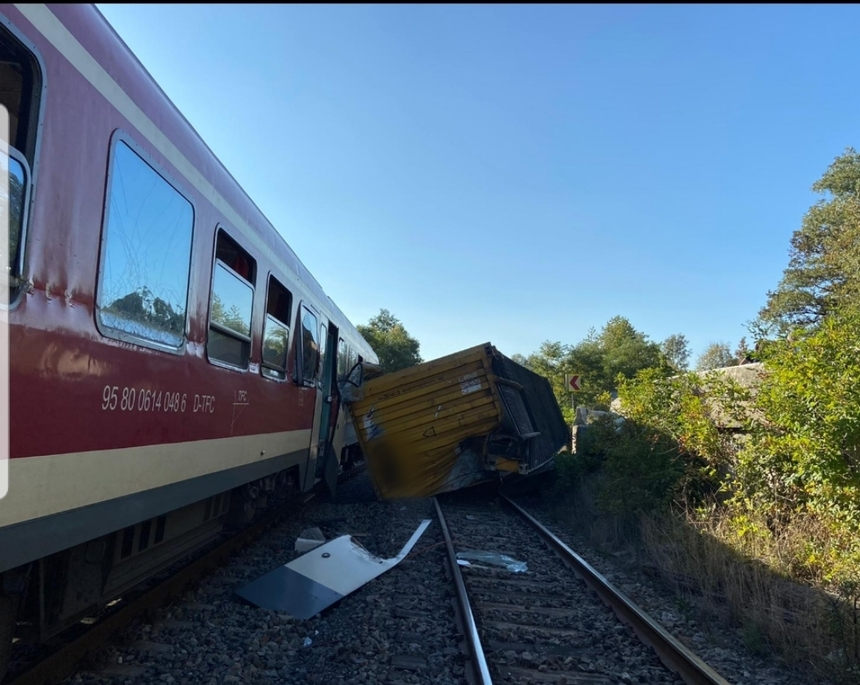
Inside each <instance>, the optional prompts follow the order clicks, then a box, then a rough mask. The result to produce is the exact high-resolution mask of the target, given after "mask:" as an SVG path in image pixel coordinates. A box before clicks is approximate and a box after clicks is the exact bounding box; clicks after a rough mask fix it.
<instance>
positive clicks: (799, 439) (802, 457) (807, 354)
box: [733, 312, 860, 581]
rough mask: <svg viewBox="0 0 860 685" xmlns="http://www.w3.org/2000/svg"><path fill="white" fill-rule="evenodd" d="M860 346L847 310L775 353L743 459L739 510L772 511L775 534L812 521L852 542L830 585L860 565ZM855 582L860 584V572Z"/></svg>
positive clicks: (828, 575)
mask: <svg viewBox="0 0 860 685" xmlns="http://www.w3.org/2000/svg"><path fill="white" fill-rule="evenodd" d="M858 340H860V315H858V314H856V313H854V312H845V313H842V314H838V315H832V316H829V317H827V318H825V319H824V320H822V321H821V323H820V325H819V327H818V329H816V330H811V331H806V332H803V333H800V332H798V333H796V334H795V335H794V336H792V338H790V339H787V340H785V341H783V342H781V343H779V344H778V345H773V346H772V347H771V348H770V350H769V352H768V356H767V358H766V360H765V361H766V364H767V368H768V374H767V376H766V378H765V380H764V381H763V383H762V386H761V389H760V391H759V394H758V399H757V407H758V409H759V411H760V412H761V414H762V417H763V420H762V421H761V422H760V423H758V424H757V425H755V426H754V427H753V432H752V434H751V437H750V441H749V443H748V445H747V446H746V447H745V449H743V450H742V451H741V452H740V454H739V457H738V467H737V474H736V480H735V490H736V493H737V494H736V497H735V499H734V502H733V504H734V506H735V507H736V508H737V509H738V511H739V512H742V513H743V512H747V511H756V512H759V513H762V512H763V513H765V514H766V515H767V517H768V520H769V521H770V527H771V533H772V532H774V531H776V530H778V529H779V528H781V527H784V526H785V525H787V524H788V523H789V522H790V521H791V520H793V519H795V518H797V517H799V516H809V515H812V516H814V517H815V518H816V519H817V520H819V521H822V522H825V523H826V525H827V527H828V528H829V530H830V532H831V533H832V534H833V535H837V536H839V537H840V538H841V537H844V539H845V542H843V543H840V545H841V548H842V549H841V552H840V554H838V555H837V556H838V557H839V558H840V559H841V561H839V562H838V563H837V559H836V558H835V557H834V556H833V554H832V553H831V554H829V555H828V556H829V557H830V558H829V560H827V562H826V563H827V566H828V569H827V571H826V572H825V574H824V576H825V579H827V580H836V579H838V578H843V576H844V575H845V574H846V573H848V572H849V570H850V569H849V568H848V566H851V565H854V564H857V563H860V357H858V354H857V353H858V342H857V341H858ZM849 541H850V542H849ZM810 554H811V556H809V557H808V558H807V560H806V562H807V565H809V564H811V565H813V566H814V565H816V564H820V563H825V557H822V550H818V551H817V552H810ZM847 559H850V560H851V562H850V564H848V562H847V561H846V560H847ZM806 572H809V573H811V572H812V570H811V569H807V571H806ZM849 575H850V574H849ZM855 576H856V577H855ZM851 579H852V580H855V581H860V572H858V571H857V569H856V568H855V570H854V575H853V576H852V577H851ZM843 580H844V578H843Z"/></svg>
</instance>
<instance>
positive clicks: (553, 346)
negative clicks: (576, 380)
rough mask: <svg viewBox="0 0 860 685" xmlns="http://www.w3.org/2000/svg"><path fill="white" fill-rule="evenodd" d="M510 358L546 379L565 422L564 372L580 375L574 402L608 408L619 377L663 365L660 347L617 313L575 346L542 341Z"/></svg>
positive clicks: (569, 415) (566, 394)
mask: <svg viewBox="0 0 860 685" xmlns="http://www.w3.org/2000/svg"><path fill="white" fill-rule="evenodd" d="M513 359H514V361H518V363H521V364H523V366H526V367H528V368H529V369H531V370H532V371H534V372H535V373H538V374H540V375H542V376H544V377H545V378H547V379H548V380H549V382H550V384H551V385H552V388H553V391H554V392H555V396H556V399H557V400H558V403H559V406H560V407H561V408H562V413H563V414H564V415H565V419H566V420H568V421H571V420H572V419H573V409H572V408H571V401H570V393H569V392H568V390H567V388H566V387H565V386H564V375H565V374H575V375H579V376H581V377H582V381H581V383H582V390H581V391H579V392H577V393H576V395H575V398H574V399H575V400H576V402H577V404H578V405H581V406H590V407H592V408H597V409H608V408H609V401H610V400H611V393H612V392H613V391H615V389H616V385H617V379H618V377H619V376H621V377H623V378H632V377H633V376H634V375H635V374H636V372H637V371H639V370H640V369H644V368H650V367H662V368H665V367H666V365H665V363H664V360H663V356H662V355H661V353H660V346H659V345H658V344H657V343H654V342H652V341H650V340H649V339H648V336H646V335H645V334H644V333H642V332H640V331H637V330H636V329H635V328H634V327H633V326H632V324H631V323H630V322H629V321H628V320H627V319H625V318H624V317H621V316H616V317H614V318H612V319H610V320H609V321H608V322H607V323H606V325H605V326H604V327H603V328H602V329H601V331H600V332H599V333H598V332H596V331H595V330H594V329H591V330H590V331H589V332H588V335H587V336H586V338H585V339H584V340H582V341H581V342H579V343H577V344H576V345H563V344H562V343H561V342H551V341H545V342H544V343H542V344H541V346H540V349H539V350H538V351H537V352H535V353H533V354H530V355H529V356H528V357H526V358H523V356H522V355H514V357H513Z"/></svg>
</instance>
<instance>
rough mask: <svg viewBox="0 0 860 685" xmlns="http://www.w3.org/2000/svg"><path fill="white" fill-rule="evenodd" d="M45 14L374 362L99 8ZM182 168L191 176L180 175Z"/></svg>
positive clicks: (161, 144)
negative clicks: (155, 126)
mask: <svg viewBox="0 0 860 685" xmlns="http://www.w3.org/2000/svg"><path fill="white" fill-rule="evenodd" d="M31 7H32V6H31ZM50 11H51V12H52V13H53V14H54V15H55V16H56V17H57V18H58V19H60V21H61V22H62V23H63V25H64V26H65V27H66V29H67V30H68V31H69V32H70V33H71V34H72V36H73V38H74V39H75V40H77V41H78V42H79V43H80V44H81V45H82V46H83V47H84V49H85V50H86V51H87V52H88V53H89V54H90V56H91V57H92V58H93V59H94V60H95V61H96V62H97V63H98V65H99V66H100V67H101V68H102V69H104V71H105V72H107V75H108V76H109V77H111V78H113V79H114V81H116V82H117V84H121V88H122V90H123V91H125V94H126V95H127V96H128V97H129V98H130V99H131V101H132V102H133V104H134V105H135V106H136V107H137V108H138V109H139V110H141V113H142V114H143V115H144V118H148V119H149V120H150V121H151V122H153V123H156V124H157V129H158V130H159V131H161V132H162V136H163V139H162V140H158V141H156V140H152V139H151V138H150V137H149V136H147V132H146V131H140V133H141V134H142V135H143V136H145V137H147V138H149V139H150V142H151V143H152V144H153V145H154V146H155V147H156V148H159V151H160V152H162V154H165V156H167V157H169V158H170V157H172V158H173V159H171V161H174V160H178V161H179V162H180V164H179V165H176V164H175V165H174V166H178V167H179V168H178V171H179V172H180V173H182V174H183V176H184V177H185V180H187V181H188V182H189V183H191V184H192V185H194V186H196V187H197V189H198V191H200V192H201V194H202V195H204V196H208V199H209V200H210V201H211V202H213V204H214V205H215V206H216V208H218V209H219V210H220V211H222V213H225V214H226V215H227V218H228V220H231V224H233V226H232V228H234V229H235V230H237V231H239V233H240V234H241V235H243V236H244V237H245V238H246V239H248V240H249V241H250V242H252V243H254V244H255V245H256V247H257V248H258V249H263V250H266V251H267V252H268V254H267V258H269V259H271V260H272V261H274V262H276V263H279V265H280V266H281V267H282V269H283V270H284V271H285V275H287V276H291V277H292V278H294V279H295V280H296V281H297V282H298V283H299V284H301V286H302V287H303V289H304V290H305V292H306V293H307V294H308V295H310V299H311V301H312V303H313V304H314V305H316V306H317V307H318V308H321V309H323V310H324V311H326V313H327V314H329V315H330V316H329V318H330V319H331V320H332V321H333V322H334V323H335V325H336V326H338V328H339V329H340V333H341V336H342V337H344V338H345V339H349V340H350V342H352V343H353V344H354V345H355V346H356V347H358V348H359V352H360V354H362V356H363V357H365V358H367V359H369V360H372V361H376V359H377V357H376V354H375V353H374V352H373V350H372V348H371V347H370V345H369V344H368V343H367V341H366V340H365V339H364V338H363V337H362V336H361V334H360V333H359V332H358V330H357V328H356V327H355V326H354V325H353V324H352V323H351V322H350V321H349V319H347V317H346V316H345V315H344V314H343V312H342V311H341V310H340V309H339V308H338V307H337V306H336V305H335V304H334V301H333V300H332V299H331V297H329V296H328V295H326V293H325V291H324V290H323V288H322V286H321V285H320V283H319V282H318V281H317V280H316V278H315V277H314V276H313V274H312V273H311V272H310V270H309V269H308V268H307V267H306V266H305V265H304V263H303V262H302V261H301V259H299V257H298V255H296V253H295V252H294V251H293V249H292V248H291V247H290V246H289V244H288V243H287V241H286V239H285V237H284V236H283V235H281V233H280V232H278V230H277V229H276V228H275V227H274V226H273V224H272V223H271V222H270V221H269V220H268V218H267V217H266V216H265V214H264V213H263V212H262V210H260V208H259V207H258V206H257V204H256V203H255V202H254V201H253V200H252V199H251V198H250V196H249V195H248V194H247V193H246V192H245V190H244V189H243V188H242V186H241V185H240V184H239V182H238V181H237V180H236V179H235V178H234V177H233V175H232V174H231V173H230V171H229V170H228V169H227V168H226V167H225V166H224V164H223V163H222V162H221V160H220V159H219V158H218V156H217V155H216V154H215V153H214V152H213V151H212V149H211V148H210V147H209V146H208V145H207V144H206V142H205V141H204V140H203V138H202V137H201V136H200V134H199V133H198V132H197V131H196V129H195V128H194V126H192V124H191V123H190V122H189V121H188V119H187V118H186V117H185V115H184V114H183V113H182V112H181V111H180V110H179V108H178V107H177V106H176V104H175V103H174V102H173V101H172V100H171V99H170V97H168V95H167V94H166V93H165V92H164V90H163V89H162V88H161V86H160V85H159V84H158V82H157V81H156V80H155V79H154V78H153V76H152V75H151V74H150V73H149V71H148V70H147V69H146V67H144V66H143V64H142V63H141V61H140V59H139V58H138V57H137V55H135V54H134V52H133V51H132V50H131V48H130V47H129V46H128V45H127V44H126V43H125V41H124V40H123V39H122V37H120V35H119V34H118V33H117V31H116V29H115V28H114V27H113V26H112V25H111V23H110V22H109V21H108V20H107V18H106V17H105V16H104V15H103V14H102V13H101V12H100V11H99V9H98V8H97V7H96V6H95V5H77V4H70V5H52V6H51V7H50ZM27 14H28V12H27V11H25V15H27ZM28 18H31V17H29V16H28ZM146 123H149V122H146ZM132 124H133V125H134V124H135V122H134V121H132ZM182 162H185V164H184V165H183V164H182ZM183 166H185V167H186V169H183V168H182V167H183ZM189 166H190V167H191V168H190V169H189V168H188V167H189ZM186 170H188V171H191V173H184V171H186ZM195 172H196V173H195ZM231 214H232V215H233V216H230V215H231Z"/></svg>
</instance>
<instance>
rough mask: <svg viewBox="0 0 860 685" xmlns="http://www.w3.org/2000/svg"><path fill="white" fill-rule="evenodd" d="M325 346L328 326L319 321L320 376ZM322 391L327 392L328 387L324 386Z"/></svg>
mask: <svg viewBox="0 0 860 685" xmlns="http://www.w3.org/2000/svg"><path fill="white" fill-rule="evenodd" d="M327 346H328V326H327V325H326V324H325V323H321V324H320V361H319V368H320V376H322V374H323V369H324V368H325V364H326V351H327ZM324 391H325V392H326V393H327V392H328V389H327V388H326V389H324Z"/></svg>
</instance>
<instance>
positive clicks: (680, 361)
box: [660, 333, 690, 371]
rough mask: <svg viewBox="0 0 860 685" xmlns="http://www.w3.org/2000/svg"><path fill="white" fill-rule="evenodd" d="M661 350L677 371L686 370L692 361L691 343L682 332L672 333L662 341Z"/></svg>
mask: <svg viewBox="0 0 860 685" xmlns="http://www.w3.org/2000/svg"><path fill="white" fill-rule="evenodd" d="M660 351H661V352H662V353H663V356H664V357H665V358H666V361H667V362H668V363H669V365H670V366H671V367H672V368H673V369H675V370H676V371H686V370H687V366H688V364H689V361H690V343H689V341H688V340H687V338H686V336H684V335H683V334H680V333H676V334H674V335H670V336H669V337H668V338H666V339H665V340H664V341H663V342H661V343H660Z"/></svg>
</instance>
